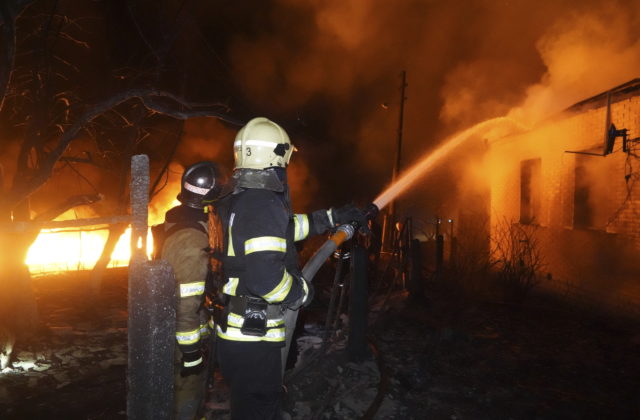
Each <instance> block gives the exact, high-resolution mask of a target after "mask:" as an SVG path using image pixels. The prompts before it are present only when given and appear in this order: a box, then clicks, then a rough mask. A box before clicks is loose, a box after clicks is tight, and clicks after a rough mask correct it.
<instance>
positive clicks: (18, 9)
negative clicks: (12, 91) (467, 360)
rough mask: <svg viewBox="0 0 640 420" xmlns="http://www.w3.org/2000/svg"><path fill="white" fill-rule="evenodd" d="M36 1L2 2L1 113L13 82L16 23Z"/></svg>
mask: <svg viewBox="0 0 640 420" xmlns="http://www.w3.org/2000/svg"><path fill="white" fill-rule="evenodd" d="M34 1H35V0H13V1H9V0H4V1H0V24H1V25H2V29H1V30H0V41H1V42H2V45H3V46H4V48H3V49H4V54H1V55H0V111H1V110H2V107H3V106H4V99H5V96H6V93H7V87H8V86H9V81H10V80H11V74H12V73H13V67H14V63H15V55H16V26H15V21H16V19H17V18H18V16H20V15H21V14H22V12H23V11H24V10H25V9H26V8H27V6H28V5H30V4H31V3H33V2H34Z"/></svg>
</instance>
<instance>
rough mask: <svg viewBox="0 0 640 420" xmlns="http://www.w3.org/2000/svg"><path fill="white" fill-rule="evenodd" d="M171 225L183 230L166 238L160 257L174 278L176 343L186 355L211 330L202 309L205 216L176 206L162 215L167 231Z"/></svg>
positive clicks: (206, 262)
mask: <svg viewBox="0 0 640 420" xmlns="http://www.w3.org/2000/svg"><path fill="white" fill-rule="evenodd" d="M175 224H178V225H180V226H185V227H184V228H178V229H177V230H173V232H172V233H171V234H170V235H169V236H167V237H166V239H165V240H164V244H163V246H162V258H163V259H165V260H166V261H167V262H169V264H171V267H172V268H173V272H174V275H175V278H176V296H177V298H178V302H177V304H176V342H177V344H178V347H179V348H180V350H181V351H182V352H190V351H194V350H197V349H199V348H200V347H201V344H202V343H201V340H202V339H203V338H207V337H208V336H209V334H210V332H209V328H210V327H212V324H211V323H210V322H211V321H210V316H209V315H208V313H207V311H206V310H205V309H204V307H203V305H204V299H205V283H206V280H207V274H208V271H209V256H208V254H207V251H206V249H207V247H208V245H209V243H208V236H207V216H206V214H204V212H203V211H202V210H200V209H194V208H190V207H186V206H178V207H174V208H172V209H171V210H169V211H168V212H167V214H166V216H165V225H166V230H167V231H168V230H170V229H171V228H172V227H173V226H174V225H175ZM200 226H202V228H200Z"/></svg>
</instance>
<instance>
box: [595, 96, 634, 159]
mask: <svg viewBox="0 0 640 420" xmlns="http://www.w3.org/2000/svg"><path fill="white" fill-rule="evenodd" d="M628 131H629V130H627V129H626V128H623V129H620V130H618V129H616V126H615V124H613V123H612V122H611V91H609V92H607V117H606V119H605V123H604V150H603V151H602V155H603V156H606V155H608V154H610V153H612V152H613V146H614V145H615V143H616V138H618V137H622V151H623V152H625V153H626V152H627V134H628Z"/></svg>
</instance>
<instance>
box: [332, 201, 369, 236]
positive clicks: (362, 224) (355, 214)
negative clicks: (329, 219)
mask: <svg viewBox="0 0 640 420" xmlns="http://www.w3.org/2000/svg"><path fill="white" fill-rule="evenodd" d="M332 214H333V221H334V222H335V223H336V224H338V225H342V224H345V223H354V222H355V223H356V224H357V225H358V227H359V228H360V229H361V230H362V231H364V232H368V231H369V222H368V220H367V215H366V213H365V212H364V211H363V210H360V209H359V208H358V207H356V206H354V205H353V204H346V205H344V206H342V207H339V208H337V209H332Z"/></svg>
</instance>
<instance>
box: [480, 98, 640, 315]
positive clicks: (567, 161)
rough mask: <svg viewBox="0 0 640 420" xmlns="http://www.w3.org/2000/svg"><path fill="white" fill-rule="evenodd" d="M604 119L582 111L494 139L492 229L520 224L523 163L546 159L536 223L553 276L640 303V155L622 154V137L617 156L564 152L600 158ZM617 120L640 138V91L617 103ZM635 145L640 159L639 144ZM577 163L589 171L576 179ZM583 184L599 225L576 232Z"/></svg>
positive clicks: (595, 110)
mask: <svg viewBox="0 0 640 420" xmlns="http://www.w3.org/2000/svg"><path fill="white" fill-rule="evenodd" d="M605 117H606V105H604V106H598V107H592V108H591V109H584V107H583V110H581V111H577V112H575V111H574V112H571V113H566V114H564V115H561V116H558V117H556V118H554V119H552V120H549V121H547V122H545V123H544V124H541V125H540V126H539V127H537V128H535V129H534V130H531V131H529V132H526V133H522V134H519V135H515V136H510V137H506V138H502V139H497V140H494V141H492V142H491V143H490V149H489V154H488V159H487V162H488V164H489V169H488V170H489V172H490V174H491V176H490V190H491V198H490V213H491V225H492V226H493V227H494V229H495V226H496V224H497V223H498V221H500V220H504V219H506V220H509V221H513V222H517V221H518V220H519V215H520V163H521V162H522V161H523V160H527V159H537V158H540V159H541V180H540V181H541V184H542V188H541V191H542V192H541V195H542V196H541V209H540V215H539V217H538V218H537V224H538V225H539V226H540V232H541V233H540V235H541V236H540V244H541V249H542V250H543V251H544V255H545V259H546V261H547V263H548V271H549V272H550V273H551V274H552V277H553V278H555V279H556V280H558V279H559V280H562V281H563V282H567V283H570V284H572V285H573V286H578V287H579V288H584V289H585V290H586V291H588V292H589V293H592V294H593V295H594V296H601V297H603V298H604V297H607V299H609V298H611V297H620V298H624V299H631V300H634V301H635V302H636V303H638V304H640V263H639V262H638V261H639V260H640V179H639V176H638V174H639V173H640V158H637V157H634V156H632V155H629V154H627V153H623V152H622V151H621V150H620V149H621V140H620V139H617V140H616V144H615V148H614V150H615V151H614V153H612V154H610V155H607V156H606V157H601V156H586V155H577V154H572V153H566V151H589V152H595V153H601V152H602V150H603V147H604V133H605V127H604V126H605ZM611 117H612V119H611V120H612V122H613V123H614V124H615V125H616V127H617V128H618V129H620V128H627V129H628V130H629V137H630V138H638V137H640V91H636V95H635V96H630V97H626V98H623V99H618V100H616V101H613V103H612V104H611ZM637 148H638V151H637V152H638V154H639V155H640V144H638V145H637ZM576 165H582V166H583V167H585V168H586V173H587V175H581V176H580V179H578V180H577V182H576V175H575V174H576ZM578 173H580V174H582V172H578ZM625 176H626V178H625ZM634 182H635V183H634ZM585 184H586V185H588V186H587V187H586V188H588V189H589V194H590V195H589V197H590V200H589V203H590V205H589V206H588V207H589V208H588V211H589V212H590V214H591V215H592V216H593V219H594V220H597V223H596V224H597V226H588V227H586V228H578V227H577V226H576V223H575V222H576V220H574V215H575V214H574V212H575V211H576V206H578V207H580V204H579V201H578V200H577V199H575V193H576V188H580V186H579V185H585ZM576 203H578V204H576ZM577 210H579V209H577Z"/></svg>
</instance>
